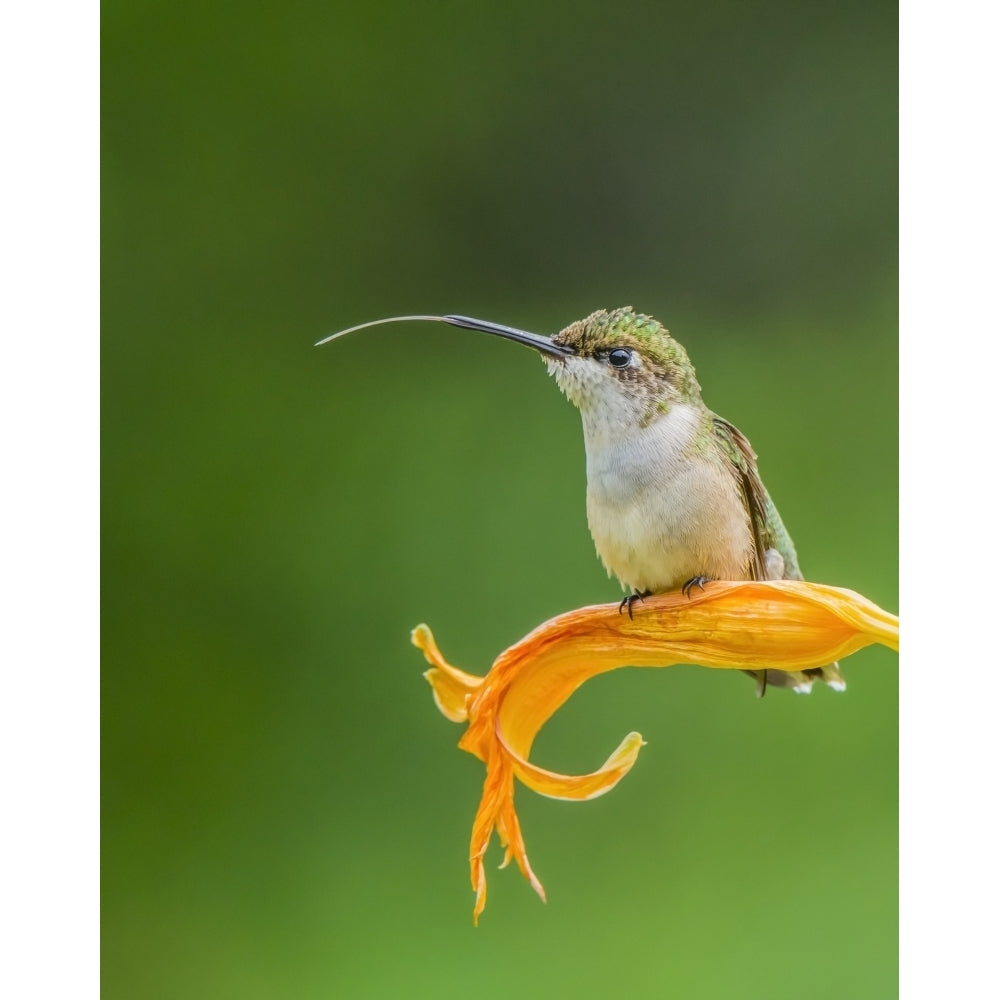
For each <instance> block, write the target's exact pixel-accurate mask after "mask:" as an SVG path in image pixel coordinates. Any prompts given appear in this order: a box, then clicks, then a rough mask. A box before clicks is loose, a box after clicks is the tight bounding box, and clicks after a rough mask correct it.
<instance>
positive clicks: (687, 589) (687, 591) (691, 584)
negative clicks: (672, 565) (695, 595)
mask: <svg viewBox="0 0 1000 1000" xmlns="http://www.w3.org/2000/svg"><path fill="white" fill-rule="evenodd" d="M711 582H712V578H711V577H710V576H692V577H691V579H690V580H688V581H687V583H685V584H684V586H683V587H681V593H682V594H683V595H684V596H685V597H688V598H690V596H691V591H692V590H694V588H695V587H697V588H698V589H699V590H704V589H705V584H706V583H711Z"/></svg>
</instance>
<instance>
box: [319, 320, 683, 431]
mask: <svg viewBox="0 0 1000 1000" xmlns="http://www.w3.org/2000/svg"><path fill="white" fill-rule="evenodd" d="M414 320H433V321H434V322H438V323H450V324H451V325H452V326H460V327H464V328H465V329H468V330H478V331H479V332H480V333H489V334H493V335H494V336H498V337H503V338H505V339H507V340H513V341H516V342H517V343H521V344H525V345H526V346H528V347H532V348H534V349H535V350H536V351H538V353H539V354H541V355H542V357H543V358H544V360H545V363H546V364H547V365H548V367H549V371H550V372H551V373H552V374H553V375H554V376H555V379H556V381H557V382H558V383H559V388H560V389H562V391H563V392H564V393H565V394H566V396H567V398H568V399H569V400H570V401H571V402H572V403H573V404H574V405H575V406H576V407H577V408H578V409H579V410H580V412H581V414H582V415H583V419H584V425H585V427H596V426H598V425H600V426H601V427H607V428H618V429H621V428H631V427H635V426H641V427H644V426H646V425H647V424H649V423H651V422H652V421H654V420H656V419H657V418H658V417H659V416H661V415H663V414H666V413H669V412H670V410H671V409H672V408H673V407H674V406H676V405H680V404H684V403H691V402H693V401H694V400H696V399H698V398H699V397H700V393H701V389H700V388H699V386H698V382H697V380H696V379H695V376H694V368H692V367H691V362H690V361H689V360H688V356H687V352H686V351H685V350H684V348H683V347H681V345H680V344H679V343H677V341H676V340H674V338H673V337H671V336H670V333H669V331H668V330H667V329H666V328H665V327H663V326H661V325H660V324H659V323H658V322H657V321H656V320H655V319H653V318H652V316H644V315H643V314H642V313H637V312H634V311H633V310H632V307H631V306H624V307H622V308H620V309H612V310H611V311H610V312H608V311H607V310H605V309H600V310H598V311H597V312H595V313H591V314H590V315H589V316H588V317H587V318H586V319H581V320H578V321H577V322H576V323H571V324H570V325H569V326H567V327H566V329H565V330H562V331H560V332H559V333H557V334H556V335H555V336H554V337H546V336H543V335H542V334H538V333H529V332H528V331H527V330H519V329H517V328H516V327H512V326H504V325H503V324H501V323H493V322H490V321H488V320H482V319H473V318H472V317H470V316H455V315H448V316H393V317H390V318H389V319H377V320H372V321H371V322H368V323H361V324H359V325H358V326H352V327H350V328H348V329H346V330H340V331H339V332H338V333H333V334H330V336H328V337H324V338H323V339H322V340H321V341H319V343H320V344H325V343H327V342H328V341H331V340H336V339H337V338H339V337H343V336H346V335H347V334H349V333H354V332H355V331H356V330H365V329H367V328H369V327H372V326H381V325H382V324H384V323H402V322H412V321H414ZM317 346H318V345H317Z"/></svg>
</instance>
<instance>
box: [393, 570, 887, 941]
mask: <svg viewBox="0 0 1000 1000" xmlns="http://www.w3.org/2000/svg"><path fill="white" fill-rule="evenodd" d="M412 639H413V644H414V645H415V646H417V647H419V648H420V649H421V650H422V651H423V653H424V656H425V657H426V659H427V661H428V662H429V663H430V664H431V669H430V670H428V671H426V673H425V674H424V676H425V677H426V678H427V680H428V681H429V682H430V685H431V688H432V689H433V692H434V700H435V702H436V703H437V706H438V708H439V709H440V710H441V712H442V714H443V715H444V716H445V717H446V718H448V719H450V720H451V721H452V722H467V723H468V728H467V729H466V731H465V734H464V735H463V736H462V738H461V739H460V740H459V743H458V745H459V746H460V747H461V748H462V749H463V750H466V751H468V752H469V753H471V754H474V755H475V756H476V757H478V758H479V759H480V760H482V761H483V762H484V763H485V764H486V781H485V784H484V786H483V795H482V799H481V800H480V803H479V809H478V811H477V813H476V818H475V821H474V823H473V827H472V842H471V845H470V863H471V869H472V886H473V889H474V890H475V893H476V903H475V907H474V910H473V919H474V921H476V922H478V920H479V915H480V914H481V913H482V912H483V909H484V907H485V906H486V872H485V868H484V864H483V857H484V855H485V853H486V849H487V847H488V845H489V841H490V837H491V836H492V834H493V831H494V830H496V831H497V833H498V834H499V837H500V842H501V844H502V845H503V846H504V847H505V848H506V854H505V856H504V861H503V864H502V865H501V866H500V867H501V868H503V867H505V866H506V865H507V864H508V863H509V862H510V861H511V860H512V859H513V860H514V861H516V862H517V865H518V867H519V868H520V869H521V872H522V874H523V875H524V876H525V878H527V879H528V881H529V882H530V883H531V885H532V887H533V888H534V889H535V891H536V892H537V893H538V895H539V896H541V897H542V899H543V900H544V899H545V890H544V889H543V888H542V884H541V882H539V880H538V878H537V877H536V876H535V873H534V872H533V871H532V870H531V865H530V864H529V863H528V855H527V851H526V849H525V845H524V838H523V837H522V836H521V828H520V824H519V823H518V819H517V813H516V812H515V811H514V778H515V777H516V778H518V779H519V780H520V781H521V783H522V784H524V785H527V786H528V788H531V789H532V790H534V791H536V792H538V793H540V794H542V795H547V796H549V797H551V798H557V799H570V800H575V801H583V800H585V799H592V798H595V797H596V796H598V795H603V794H604V793H605V792H607V791H610V790H611V789H612V788H614V786H615V785H616V784H617V783H618V782H619V781H620V780H621V779H622V778H623V777H624V776H625V775H626V774H627V773H628V771H629V770H630V768H631V767H632V765H633V764H634V763H635V761H636V758H637V756H638V754H639V749H640V747H642V746H643V739H642V737H641V736H640V735H639V734H638V733H635V732H633V733H629V734H628V735H627V736H626V737H625V739H623V740H622V742H621V743H620V744H619V746H618V748H617V749H616V750H615V751H614V753H612V754H611V756H610V757H609V758H608V759H607V761H605V763H604V764H603V766H602V767H600V768H598V769H597V770H596V771H593V772H592V773H590V774H583V775H563V774H556V773H554V772H552V771H546V770H543V769H542V768H540V767H537V766H535V765H534V764H531V763H530V762H529V761H528V754H529V753H530V752H531V745H532V743H533V741H534V739H535V736H536V734H537V733H538V731H539V730H540V729H541V727H542V726H543V725H544V724H545V722H546V720H548V718H549V717H550V716H551V715H552V714H553V713H554V712H555V711H556V710H557V709H558V708H559V707H560V706H561V705H562V704H563V703H564V702H565V701H566V700H567V698H569V696H570V695H571V694H572V693H573V692H574V691H575V690H576V689H577V688H578V687H579V686H580V685H581V684H583V682H584V681H586V680H588V679H589V678H591V677H595V676H596V675H598V674H602V673H605V672H607V671H609V670H615V669H617V668H618V667H624V666H634V667H670V666H673V665H675V664H678V663H697V664H701V665H703V666H706V667H717V668H721V669H727V670H734V669H738V670H746V669H749V670H753V669H765V668H771V669H778V670H786V671H798V670H807V669H809V668H812V667H820V666H824V665H826V664H829V663H831V662H833V661H834V660H837V659H841V658H843V657H845V656H849V655H850V654H851V653H854V652H857V651H858V650H859V649H862V648H863V647H865V646H868V645H870V644H872V643H876V642H877V643H881V644H883V645H885V646H889V647H890V648H892V649H895V650H898V649H899V620H898V618H897V617H896V616H895V615H893V614H890V613H889V612H887V611H883V610H882V609H881V608H879V607H877V606H876V605H875V604H873V603H872V602H871V601H869V600H867V599H866V598H864V597H862V596H861V595H860V594H856V593H854V592H853V591H850V590H844V589H841V588H839V587H830V586H825V585H822V584H816V583H804V582H801V581H795V580H779V581H771V582H758V581H747V582H736V583H725V582H722V581H716V582H713V583H711V584H709V585H708V586H707V587H706V588H705V590H704V592H697V593H692V595H691V597H690V598H688V597H685V596H683V595H682V594H680V593H670V594H660V595H657V596H655V597H650V598H647V599H646V601H645V602H644V603H643V604H642V605H641V607H640V608H638V609H637V611H636V615H635V618H634V619H630V618H629V617H628V616H627V615H623V614H619V606H618V604H617V603H616V604H603V605H596V606H592V607H587V608H580V609H578V610H576V611H569V612H566V613H565V614H562V615H558V616H557V617H555V618H552V619H550V620H549V621H547V622H545V623H544V624H542V625H540V626H539V627H538V628H536V629H535V630H534V631H533V632H531V633H530V634H529V635H527V636H525V637H524V638H523V639H522V640H521V641H520V642H518V643H515V644H514V645H513V646H511V647H510V648H509V649H507V650H505V651H504V652H502V653H501V654H500V655H499V656H498V657H497V659H496V661H495V662H494V664H493V667H492V668H491V670H490V671H489V673H488V674H487V675H486V676H485V677H478V676H476V675H474V674H468V673H465V672H464V671H462V670H459V669H458V668H457V667H453V666H451V664H449V663H448V662H447V661H446V660H445V659H444V657H443V656H442V655H441V652H440V650H439V649H438V648H437V644H436V643H435V641H434V637H433V635H432V634H431V631H430V629H429V628H428V627H427V626H426V625H418V626H417V627H416V628H415V629H414V630H413V633H412Z"/></svg>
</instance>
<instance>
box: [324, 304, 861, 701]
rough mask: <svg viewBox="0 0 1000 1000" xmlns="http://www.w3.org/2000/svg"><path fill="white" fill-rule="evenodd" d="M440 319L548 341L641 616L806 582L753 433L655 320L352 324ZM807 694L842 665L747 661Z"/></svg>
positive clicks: (604, 316)
mask: <svg viewBox="0 0 1000 1000" xmlns="http://www.w3.org/2000/svg"><path fill="white" fill-rule="evenodd" d="M421 320H429V321H433V322H443V323H449V324H451V325H452V326H458V327H463V328H465V329H469V330H475V331H478V332H480V333H487V334H492V335H494V336H498V337H503V338H505V339H507V340H513V341H515V342H517V343H520V344H525V345H526V346H528V347H531V348H533V349H534V350H536V351H537V352H538V353H539V354H540V355H541V356H542V358H543V360H544V361H545V364H546V366H547V368H548V370H549V373H550V374H551V375H552V376H553V377H554V378H555V381H556V383H557V385H558V386H559V388H560V389H561V390H562V392H563V394H564V395H565V396H566V397H567V399H569V401H570V402H571V403H573V405H574V406H576V408H577V409H578V410H579V411H580V416H581V418H582V421H583V440H584V445H585V448H586V459H587V522H588V525H589V527H590V533H591V536H592V537H593V540H594V545H595V547H596V549H597V554H598V555H599V556H600V558H601V561H602V562H603V563H604V566H605V568H606V569H607V571H608V575H609V576H612V575H613V576H615V577H617V578H618V581H619V583H620V584H621V585H622V587H623V588H624V589H625V591H626V596H625V597H624V598H623V600H622V602H621V604H620V605H619V612H620V613H621V612H623V611H624V610H625V609H626V608H627V609H628V614H629V617H631V616H632V614H633V605H634V603H635V602H636V601H641V600H642V599H643V598H645V597H648V596H650V595H651V594H659V593H665V592H668V591H675V590H682V591H683V592H684V593H685V594H688V595H690V593H691V591H692V589H693V588H694V587H699V588H701V589H704V585H705V584H706V583H708V582H710V581H711V580H782V579H784V580H801V579H803V577H802V572H801V570H800V569H799V563H798V557H797V555H796V552H795V546H794V544H793V543H792V539H791V537H790V535H789V534H788V531H787V530H786V528H785V525H784V523H783V522H782V520H781V516H780V514H779V513H778V509H777V507H775V505H774V502H773V501H772V500H771V497H770V494H769V493H768V492H767V489H766V488H765V487H764V484H763V482H762V481H761V478H760V474H759V472H758V471H757V456H756V454H755V452H754V450H753V448H752V447H751V445H750V442H749V441H748V440H747V438H746V436H745V435H744V434H743V433H742V432H741V431H740V430H739V429H738V428H737V427H736V426H735V425H733V424H731V423H730V422H729V421H728V420H726V419H724V418H723V417H720V416H719V415H718V414H716V413H713V412H712V410H710V409H709V408H708V407H707V406H706V405H705V403H704V401H703V400H702V397H701V387H700V385H699V384H698V380H697V378H696V377H695V370H694V366H693V365H692V364H691V361H690V359H689V358H688V355H687V352H686V351H685V350H684V348H683V347H682V346H681V344H680V343H679V342H678V341H677V340H676V339H674V337H672V336H671V334H670V332H669V331H668V330H667V329H666V328H665V327H664V326H663V325H662V324H661V323H659V322H658V321H657V320H655V319H654V318H653V317H651V316H647V315H644V314H643V313H637V312H635V311H634V310H633V309H632V308H631V307H629V306H626V307H622V308H618V309H612V310H605V309H600V310H598V311H596V312H593V313H591V314H590V315H589V316H587V317H586V318H585V319H581V320H578V321H576V322H575V323H571V324H570V325H569V326H567V327H566V328H565V329H563V330H561V331H560V332H559V333H557V334H555V335H554V336H552V337H547V336H543V335H541V334H537V333H529V332H528V331H526V330H519V329H517V328H515V327H510V326H504V325H502V324H499V323H492V322H489V321H486V320H480V319H473V318H471V317H469V316H456V315H445V316H394V317H391V318H389V319H381V320H374V321H371V322H368V323H361V324H359V325H358V326H353V327H350V328H349V329H347V330H341V331H340V332H338V333H334V334H331V335H330V336H329V337H325V338H324V339H323V340H321V341H319V343H318V344H317V346H319V345H320V344H325V343H328V342H329V341H331V340H334V339H336V338H337V337H342V336H345V335H346V334H349V333H354V332H355V331H357V330H362V329H366V328H368V327H372V326H378V325H380V324H383V323H397V322H410V321H421ZM746 673H748V674H750V675H751V676H754V677H755V678H756V679H757V694H758V696H761V695H763V694H764V692H765V691H766V689H767V687H768V685H773V686H775V687H790V688H792V690H794V691H796V692H798V693H800V694H805V693H808V692H809V691H810V690H811V689H812V685H813V683H814V681H816V680H817V679H821V680H823V681H825V682H826V683H827V684H828V685H830V687H832V688H834V689H835V690H838V691H842V690H844V687H845V684H844V680H843V678H842V676H841V674H840V670H839V667H838V665H837V664H836V663H833V664H829V665H828V666H825V667H817V668H813V669H810V670H802V671H782V670H747V671H746Z"/></svg>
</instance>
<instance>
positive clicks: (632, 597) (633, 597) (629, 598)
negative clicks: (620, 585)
mask: <svg viewBox="0 0 1000 1000" xmlns="http://www.w3.org/2000/svg"><path fill="white" fill-rule="evenodd" d="M650 594H652V591H651V590H644V591H643V592H642V593H641V594H640V593H639V591H638V590H637V591H636V592H635V593H634V594H627V595H626V596H625V597H623V598H622V602H621V604H619V605H618V614H621V613H622V612H623V611H624V610H625V607H626V605H627V606H628V616H629V618H631V617H632V605H633V604H635V602H636V601H644V600H645V599H646V598H647V597H649V595H650Z"/></svg>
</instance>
